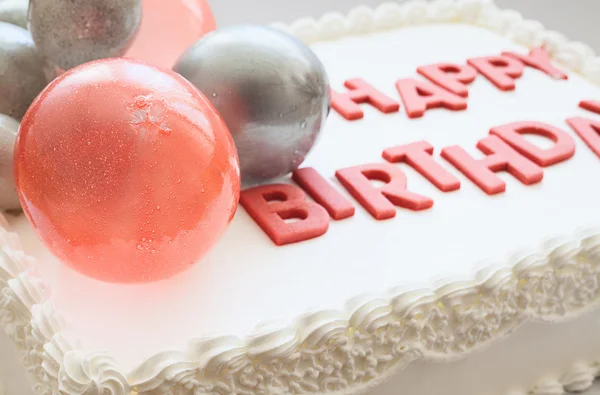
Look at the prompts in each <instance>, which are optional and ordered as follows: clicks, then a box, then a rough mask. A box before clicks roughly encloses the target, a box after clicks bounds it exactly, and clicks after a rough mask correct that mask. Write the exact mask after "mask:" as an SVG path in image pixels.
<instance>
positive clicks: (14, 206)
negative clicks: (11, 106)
mask: <svg viewBox="0 0 600 395" xmlns="http://www.w3.org/2000/svg"><path fill="white" fill-rule="evenodd" d="M18 131H19V122H18V121H16V120H15V119H13V118H11V117H7V116H6V115H2V114H0V210H18V209H20V208H21V205H20V203H19V196H18V195H17V188H16V186H15V178H14V175H13V151H14V148H15V140H16V138H17V132H18Z"/></svg>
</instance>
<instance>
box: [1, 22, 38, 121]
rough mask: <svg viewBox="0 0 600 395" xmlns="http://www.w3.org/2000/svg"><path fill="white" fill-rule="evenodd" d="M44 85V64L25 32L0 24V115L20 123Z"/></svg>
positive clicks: (6, 24) (3, 23)
mask: <svg viewBox="0 0 600 395" xmlns="http://www.w3.org/2000/svg"><path fill="white" fill-rule="evenodd" d="M46 83H47V78H46V76H45V74H44V63H43V61H42V59H41V58H40V57H39V56H38V54H37V52H36V50H35V45H34V43H33V40H32V39H31V35H30V34H29V32H28V31H27V30H25V29H23V28H21V27H19V26H15V25H11V24H10V23H5V22H0V92H2V94H1V95H0V114H6V115H8V116H10V117H13V118H16V119H19V120H20V119H21V118H22V117H23V115H24V114H25V111H27V109H28V108H29V105H30V104H31V102H32V101H33V99H35V97H36V96H37V95H38V93H40V92H41V91H42V89H44V88H45V87H46Z"/></svg>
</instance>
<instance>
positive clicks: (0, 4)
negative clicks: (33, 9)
mask: <svg viewBox="0 0 600 395" xmlns="http://www.w3.org/2000/svg"><path fill="white" fill-rule="evenodd" d="M28 8H29V0H1V1H0V21H1V22H7V23H11V24H13V25H17V26H21V27H22V28H25V29H26V28H27V9H28Z"/></svg>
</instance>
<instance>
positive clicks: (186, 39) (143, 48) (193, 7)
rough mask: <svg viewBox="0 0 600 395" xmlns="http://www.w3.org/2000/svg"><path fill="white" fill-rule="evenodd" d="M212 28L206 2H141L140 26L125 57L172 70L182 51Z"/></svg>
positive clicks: (213, 22) (211, 17)
mask: <svg viewBox="0 0 600 395" xmlns="http://www.w3.org/2000/svg"><path fill="white" fill-rule="evenodd" d="M215 27H216V24H215V19H214V16H213V14H212V11H211V9H210V6H209V5H208V2H207V1H206V0H143V1H142V24H141V27H140V30H139V31H138V34H137V38H136V39H135V41H134V42H133V45H132V46H131V47H130V48H129V51H128V52H127V53H126V55H125V57H128V58H134V59H140V60H145V61H147V62H150V63H153V64H155V65H158V66H162V67H166V68H171V67H172V66H173V64H175V61H176V60H177V58H178V57H179V56H180V55H181V54H182V53H183V51H185V50H186V49H187V48H188V47H189V46H190V45H192V44H193V43H194V42H196V41H197V40H198V39H199V38H200V37H202V36H204V35H205V34H206V33H208V32H211V31H213V30H214V29H215Z"/></svg>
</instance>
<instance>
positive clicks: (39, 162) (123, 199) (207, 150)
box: [15, 59, 240, 283]
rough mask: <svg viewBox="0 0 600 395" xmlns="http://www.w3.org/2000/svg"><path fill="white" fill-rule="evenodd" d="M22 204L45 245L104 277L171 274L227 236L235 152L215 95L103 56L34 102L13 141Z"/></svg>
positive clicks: (235, 181) (234, 196)
mask: <svg viewBox="0 0 600 395" xmlns="http://www.w3.org/2000/svg"><path fill="white" fill-rule="evenodd" d="M15 179H16V184H17V190H18V192H19V196H20V200H21V204H22V206H23V209H24V211H25V213H26V215H27V217H28V218H29V220H30V221H31V223H32V225H33V227H34V229H35V231H36V232H37V234H38V235H39V237H40V238H41V239H42V240H43V242H44V243H45V244H46V246H47V247H48V248H49V249H50V250H51V251H52V252H53V253H54V254H55V255H56V256H57V257H58V258H60V259H61V260H62V261H64V262H65V263H67V264H68V265H70V266H71V267H73V268H74V269H75V270H77V271H79V272H81V273H83V274H85V275H87V276H90V277H93V278H96V279H98V280H102V281H107V282H123V283H138V282H148V281H156V280H161V279H166V278H169V277H171V276H173V275H175V274H177V273H180V272H182V271H183V270H185V269H186V268H189V267H190V266H191V265H192V264H194V263H195V262H197V261H198V259H199V258H200V257H201V256H202V255H203V254H204V253H206V252H207V251H208V250H209V248H210V247H211V246H213V244H214V243H215V242H216V241H217V240H218V239H219V237H220V236H221V234H222V233H223V232H224V231H225V229H226V228H227V225H228V223H229V222H230V221H231V219H232V218H233V215H234V213H235V210H236V208H237V204H238V198H239V191H240V177H239V165H238V157H237V153H236V150H235V147H234V144H233V140H232V138H231V135H230V133H229V131H228V129H227V127H226V126H225V124H224V123H223V121H222V120H221V118H220V116H219V115H218V114H217V112H216V110H215V109H214V107H213V106H212V105H211V104H210V102H209V101H208V100H207V99H206V98H205V97H204V96H203V95H202V94H201V93H200V92H199V91H198V90H197V89H195V88H194V87H193V86H192V85H191V84H190V83H189V82H187V81H186V80H185V79H184V78H182V77H180V76H179V75H177V74H176V73H174V72H172V71H169V70H161V69H159V68H156V67H154V66H151V65H148V64H144V63H141V62H138V61H135V60H127V59H106V60H99V61H95V62H92V63H87V64H85V65H82V66H79V67H76V68H74V69H72V70H70V71H68V72H66V73H65V74H63V75H61V76H60V77H58V78H57V79H56V80H54V81H53V82H52V83H51V84H50V85H49V86H48V87H47V88H46V89H45V90H44V91H43V92H42V93H41V94H40V96H39V97H38V98H37V99H36V100H35V101H34V102H33V104H32V105H31V107H30V108H29V110H28V111H27V113H26V114H25V117H24V118H23V121H22V123H21V128H20V131H19V135H18V137H17V142H16V146H15Z"/></svg>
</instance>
